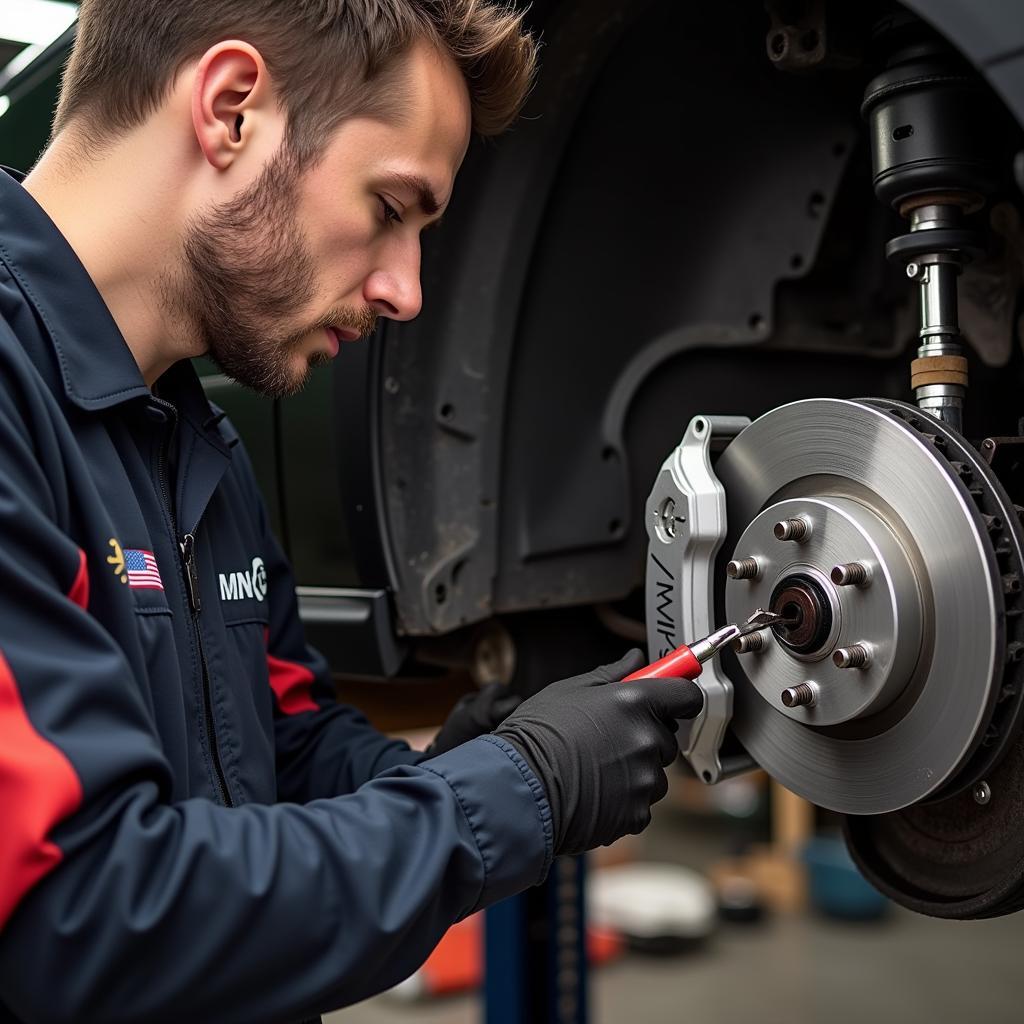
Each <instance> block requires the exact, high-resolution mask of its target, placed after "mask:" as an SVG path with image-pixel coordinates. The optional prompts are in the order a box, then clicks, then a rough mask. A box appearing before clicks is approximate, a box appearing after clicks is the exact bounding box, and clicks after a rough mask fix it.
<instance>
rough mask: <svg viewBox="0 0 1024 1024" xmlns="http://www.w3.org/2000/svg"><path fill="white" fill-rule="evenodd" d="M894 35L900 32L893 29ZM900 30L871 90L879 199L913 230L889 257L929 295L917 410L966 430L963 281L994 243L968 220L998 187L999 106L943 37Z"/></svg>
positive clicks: (917, 363)
mask: <svg viewBox="0 0 1024 1024" xmlns="http://www.w3.org/2000/svg"><path fill="white" fill-rule="evenodd" d="M889 27H890V28H891V26H889ZM901 28H902V30H900V31H892V33H891V35H892V37H893V38H894V39H898V40H899V42H898V46H897V48H896V49H894V50H893V52H892V55H891V56H890V59H889V61H888V64H887V67H886V68H885V70H884V71H882V72H881V73H880V74H879V75H877V76H876V77H875V78H873V79H872V80H871V81H870V82H869V83H868V86H867V89H866V91H865V95H864V102H863V104H862V106H861V113H862V114H863V115H864V117H865V118H866V119H867V121H868V124H869V126H870V135H871V157H872V170H873V172H874V187H875V194H876V195H877V196H878V198H879V199H880V200H881V201H882V202H883V203H886V204H887V205H890V206H892V208H893V209H894V210H896V211H897V212H898V213H899V214H900V216H902V217H903V218H904V219H905V220H907V221H908V222H909V231H907V232H906V233H905V234H902V235H899V236H897V237H896V238H893V239H891V240H890V242H889V243H888V245H887V246H886V255H887V256H888V258H889V259H890V260H892V261H894V262H897V263H900V264H902V265H903V266H905V267H906V273H907V277H908V278H909V279H910V280H911V281H914V282H915V283H916V284H917V285H918V290H919V293H920V330H919V336H920V347H919V348H918V352H917V358H916V359H915V360H914V361H913V363H912V365H911V388H912V389H913V391H914V397H915V400H916V402H917V404H918V406H919V407H920V408H921V409H923V410H926V411H927V412H929V413H930V414H931V415H933V416H936V417H937V418H938V419H940V420H943V421H944V422H946V423H948V424H949V425H950V426H952V427H953V428H955V429H956V430H957V431H960V432H962V431H963V404H964V396H965V394H966V392H967V360H966V359H965V358H964V351H963V345H962V343H961V341H962V339H961V336H960V326H959V320H958V315H957V278H958V277H959V275H960V272H961V270H962V269H963V266H964V264H965V263H966V262H967V261H968V260H970V259H972V258H974V257H975V256H976V255H978V254H980V253H982V252H983V251H984V247H985V238H984V235H982V234H981V233H980V232H979V231H977V230H974V229H972V228H971V227H969V226H968V224H967V222H966V218H967V217H968V216H969V215H970V214H973V213H976V212H977V211H978V210H980V209H981V208H982V207H983V206H984V205H985V202H986V199H987V197H988V196H990V195H991V194H992V192H993V191H994V190H995V188H996V183H997V179H996V172H995V169H994V163H995V162H994V160H993V159H992V158H991V155H990V154H991V152H992V150H993V148H994V147H993V143H992V132H993V130H994V128H993V122H994V118H993V115H992V111H991V110H990V107H991V102H990V100H989V98H988V95H987V93H986V90H985V88H984V86H983V84H982V82H981V81H980V80H979V79H978V76H977V74H976V73H975V72H974V71H973V69H971V68H970V67H969V66H968V65H966V64H965V63H964V62H963V61H962V60H961V59H960V58H959V57H958V56H957V55H956V54H955V53H953V52H952V51H951V50H949V49H948V47H946V46H945V44H943V43H941V42H940V41H938V40H937V39H934V38H930V39H929V38H924V39H922V38H921V37H917V38H914V37H912V36H911V37H908V36H907V34H906V31H905V29H906V26H902V27H901Z"/></svg>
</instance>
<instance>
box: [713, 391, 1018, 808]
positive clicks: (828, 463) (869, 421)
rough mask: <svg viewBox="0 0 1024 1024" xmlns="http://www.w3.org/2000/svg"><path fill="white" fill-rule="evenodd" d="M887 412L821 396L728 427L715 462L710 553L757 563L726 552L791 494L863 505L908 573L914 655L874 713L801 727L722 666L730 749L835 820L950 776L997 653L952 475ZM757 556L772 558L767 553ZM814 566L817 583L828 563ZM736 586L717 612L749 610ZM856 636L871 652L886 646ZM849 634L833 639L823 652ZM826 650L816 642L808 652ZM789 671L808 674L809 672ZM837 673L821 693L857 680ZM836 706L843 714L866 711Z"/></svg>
mask: <svg viewBox="0 0 1024 1024" xmlns="http://www.w3.org/2000/svg"><path fill="white" fill-rule="evenodd" d="M892 404H893V403H890V405H892ZM894 412H895V410H893V409H889V408H885V407H884V403H878V405H877V406H876V405H874V404H872V403H869V402H867V401H863V402H850V401H841V400H836V399H812V400H809V401H804V402H797V403H794V404H792V405H788V406H783V407H781V408H779V409H775V410H773V411H771V412H769V413H767V414H765V415H764V416H763V417H761V418H760V419H759V420H757V421H755V422H754V423H753V424H751V425H750V426H749V427H748V428H747V429H746V430H744V431H743V432H742V433H741V434H740V435H739V437H738V438H737V439H736V440H735V441H733V442H732V444H731V445H730V446H729V447H728V448H727V449H726V450H725V452H724V453H723V454H722V455H721V457H720V458H719V460H718V462H717V464H716V467H715V470H716V473H717V475H718V477H719V479H720V480H721V482H722V484H723V485H724V487H725V491H726V495H727V498H728V516H729V536H728V538H727V539H726V542H725V544H724V545H723V552H726V554H725V555H724V556H723V557H724V558H742V557H747V556H754V555H759V554H762V552H756V551H754V552H748V551H743V550H739V549H737V547H736V545H737V541H738V540H739V539H740V537H741V536H742V535H743V534H744V532H745V531H746V529H747V527H748V526H749V525H750V524H751V523H752V522H753V521H754V520H755V518H756V517H758V515H759V514H760V513H761V512H762V511H764V510H766V509H768V508H769V507H770V506H772V505H775V504H776V503H779V502H785V503H786V505H785V507H786V508H787V509H789V510H792V509H793V507H794V505H795V506H797V507H798V506H799V504H800V501H801V500H802V499H839V501H838V502H835V503H834V504H836V505H837V506H839V505H840V504H842V503H846V504H845V506H844V507H845V508H846V509H847V510H848V511H849V509H851V508H854V506H853V505H850V502H853V503H856V504H857V506H859V507H862V508H864V509H866V510H867V514H866V515H865V516H864V517H863V519H864V521H865V522H867V523H868V524H869V526H868V527H866V529H868V530H869V532H870V529H872V528H871V527H870V523H871V522H872V521H874V522H878V521H880V522H881V523H882V524H884V525H883V526H882V527H881V529H879V528H877V527H876V528H874V529H875V536H874V537H873V538H871V539H872V543H873V542H874V541H876V540H877V541H878V546H877V550H878V551H881V552H883V554H884V552H885V551H886V550H893V549H892V548H891V545H892V544H893V542H894V541H895V543H896V544H897V545H898V549H899V550H900V552H901V553H902V554H901V560H902V559H905V563H906V565H909V567H910V572H911V573H912V577H913V580H914V582H915V583H916V587H917V590H918V596H919V598H920V609H921V623H920V631H919V635H918V636H917V638H916V639H915V641H914V643H915V644H916V645H917V648H916V650H915V651H914V652H913V657H911V658H909V660H908V658H907V656H906V650H905V649H904V650H902V651H901V652H900V657H901V660H900V664H901V666H902V667H901V669H900V672H901V673H902V676H901V677H900V678H898V679H896V680H895V682H893V681H888V682H886V684H885V687H884V690H885V695H886V697H885V703H884V707H883V706H880V705H878V704H877V703H876V704H875V705H872V706H871V707H870V709H869V711H868V712H864V711H860V712H858V713H856V714H854V715H853V717H851V718H850V719H849V720H848V721H842V722H838V723H837V719H836V718H835V717H834V716H833V717H832V718H831V719H830V721H829V724H828V725H820V724H815V719H814V716H813V708H812V709H811V713H809V714H806V715H804V716H803V717H802V718H801V717H800V716H799V715H796V714H787V713H783V712H782V711H781V710H780V708H781V705H780V704H778V703H773V702H770V701H769V700H767V699H765V697H764V696H763V695H762V694H764V693H765V692H767V688H768V687H769V683H770V679H769V680H768V681H766V680H765V679H764V678H759V679H758V686H757V688H755V686H754V685H753V684H752V683H751V681H750V680H749V679H748V678H745V674H744V670H743V668H740V669H739V670H731V671H730V674H732V675H733V676H734V679H735V681H736V692H735V705H734V716H733V721H732V728H733V731H734V732H735V734H736V736H737V737H738V739H739V740H740V741H741V742H742V743H743V745H744V747H745V748H746V749H747V750H748V751H749V752H750V754H751V755H752V756H753V757H754V759H755V760H756V761H757V762H758V763H759V764H760V765H761V766H762V767H764V768H765V770H766V771H768V772H769V774H771V775H772V776H774V777H775V778H777V779H778V780H779V781H780V782H781V783H782V784H783V785H784V786H786V787H787V788H788V789H791V790H792V791H794V792H796V793H798V794H800V795H801V796H804V797H805V798H807V799H808V800H810V801H812V802H813V803H816V804H819V805H820V806H822V807H827V808H830V809H832V810H836V811H840V812H844V813H848V814H859V815H879V814H884V813H886V812H891V811H896V810H898V809H900V808H905V807H908V806H910V805H912V804H916V803H919V802H921V801H922V800H925V799H927V798H929V797H931V796H933V795H935V794H937V793H938V792H939V791H940V790H941V789H942V788H943V787H944V786H946V785H947V784H948V783H949V782H950V780H951V779H953V778H954V777H955V776H956V774H957V772H958V770H960V769H961V768H962V767H963V766H964V765H965V764H966V763H967V762H968V761H969V760H970V759H971V758H972V755H974V754H975V752H976V751H977V750H978V748H979V745H980V744H981V741H982V738H983V736H984V732H985V728H986V726H987V724H988V723H989V721H990V720H991V718H992V714H993V710H994V707H995V703H996V698H997V696H998V695H999V684H1000V680H1001V676H1002V668H1003V660H1004V657H1005V650H1006V636H1005V615H1004V606H1003V600H1002V588H1003V579H1002V575H1001V572H1000V568H999V565H998V563H997V559H996V555H995V552H994V550H993V547H992V544H991V542H990V541H989V540H988V537H987V535H986V532H985V527H984V521H983V519H982V515H981V512H980V511H979V509H978V508H977V506H976V504H975V501H974V499H973V498H972V495H971V491H970V489H969V488H968V486H967V484H965V482H964V480H963V479H961V476H960V474H959V473H958V470H957V468H956V466H955V465H954V464H952V463H951V462H950V461H949V459H947V458H946V457H945V456H943V455H942V454H940V453H939V452H937V451H936V448H935V446H934V445H933V444H930V443H929V441H928V437H929V436H931V435H928V434H927V433H926V432H922V431H920V430H917V429H913V428H912V427H911V426H910V425H909V424H908V422H904V420H903V419H902V418H900V415H896V414H894ZM915 412H916V410H915ZM957 465H960V464H959V463H958V464H957ZM975 468H976V469H977V471H978V472H982V473H983V472H986V470H983V469H981V468H978V467H975ZM969 471H970V470H969V469H968V475H969ZM960 472H961V473H962V472H963V470H961V471H960ZM883 534H885V536H884V537H883V536H882V535H883ZM778 543H779V544H780V545H782V546H785V545H786V543H787V542H785V541H782V540H780V541H779V542H778ZM886 545H890V547H889V548H886ZM790 547H792V545H790ZM808 548H810V545H808ZM787 550H788V549H787ZM772 557H773V558H775V561H777V562H780V564H781V560H782V556H778V557H776V556H775V555H774V554H773V555H772ZM819 557H822V558H823V557H825V555H824V554H822V555H820V556H819ZM815 568H816V569H817V570H818V571H819V572H820V573H821V574H823V575H824V576H825V577H827V576H828V574H829V572H830V570H831V568H832V567H831V566H829V565H827V564H823V565H818V566H815ZM883 568H884V566H883ZM719 578H721V579H723V580H724V579H725V576H724V574H722V575H721V576H720V577H719ZM745 585H746V583H745V582H744V581H730V582H729V583H728V584H723V586H727V587H728V590H727V592H726V595H725V596H726V602H727V606H728V609H729V614H730V615H731V616H732V615H736V616H738V615H741V614H742V613H743V612H744V611H746V614H750V612H752V611H753V610H754V604H753V603H751V606H750V608H749V609H747V608H746V603H747V601H748V600H752V599H753V597H754V594H755V591H756V587H750V588H749V591H748V592H747V596H745V592H744V590H743V588H744V586H745ZM834 597H835V600H836V606H837V610H838V611H839V612H840V615H841V617H845V618H846V619H849V618H851V616H850V615H849V614H846V615H845V616H843V611H842V608H840V607H839V606H840V604H841V603H842V601H846V598H845V596H844V597H843V598H842V600H840V598H839V596H838V595H834ZM868 639H870V640H871V642H872V644H875V645H877V647H878V649H879V650H880V651H882V652H883V653H884V652H885V651H886V649H887V648H886V644H889V645H890V646H892V645H893V644H895V643H896V641H895V640H894V639H893V638H892V637H885V636H877V637H871V638H868ZM850 640H851V637H844V636H837V637H835V639H834V641H833V640H830V641H829V643H830V644H832V643H834V645H835V646H838V645H841V644H843V643H847V642H849V641H850ZM769 642H770V644H772V645H774V644H775V643H776V641H775V640H771V641H769ZM777 653H778V652H777V651H773V657H774V656H776V654H777ZM832 653H833V651H832V648H826V649H824V650H823V651H822V652H821V656H822V658H823V659H824V658H825V657H828V656H830V655H831V654H832ZM744 657H745V658H756V657H757V655H746V656H744ZM737 664H738V665H740V666H743V665H744V664H745V662H744V660H743V659H742V658H741V659H737ZM805 668H806V671H807V676H806V678H808V679H813V678H814V672H813V671H812V669H813V666H810V667H806V666H805ZM803 670H804V669H801V671H803ZM751 671H754V670H753V669H752V670H751ZM842 678H843V680H844V682H843V683H842V684H839V683H835V682H834V681H830V682H829V685H844V686H845V685H849V686H857V685H858V683H857V675H856V673H846V675H845V676H843V677H842ZM780 679H781V676H780ZM823 679H824V677H823ZM784 685H789V681H788V680H787V682H786V683H785V684H784ZM784 685H780V686H779V687H778V690H779V691H781V690H782V689H783V688H784ZM822 685H824V681H823V683H822ZM759 690H760V692H759ZM822 703H823V704H824V703H825V702H824V701H823V702H822ZM846 703H847V704H849V705H850V707H852V708H854V709H856V708H860V707H862V706H865V703H866V702H863V701H860V702H858V701H853V702H846ZM833 704H834V706H843V702H833ZM797 710H798V711H802V709H797Z"/></svg>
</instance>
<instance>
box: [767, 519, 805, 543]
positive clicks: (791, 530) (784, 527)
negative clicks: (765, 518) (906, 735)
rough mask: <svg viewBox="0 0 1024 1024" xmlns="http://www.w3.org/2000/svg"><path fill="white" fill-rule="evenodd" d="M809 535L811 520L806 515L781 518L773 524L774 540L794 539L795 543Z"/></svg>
mask: <svg viewBox="0 0 1024 1024" xmlns="http://www.w3.org/2000/svg"><path fill="white" fill-rule="evenodd" d="M810 536H811V521H810V520H809V519H808V518H806V516H796V517H795V518H793V519H783V520H782V522H779V523H776V524H775V538H776V540H795V541H797V543H799V542H800V541H804V540H807V539H808V538H809V537H810Z"/></svg>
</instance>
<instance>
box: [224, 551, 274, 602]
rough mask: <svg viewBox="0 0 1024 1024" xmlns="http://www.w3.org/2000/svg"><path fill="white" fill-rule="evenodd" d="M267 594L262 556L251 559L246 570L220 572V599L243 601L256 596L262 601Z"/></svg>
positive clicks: (265, 573) (265, 569) (265, 571)
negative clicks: (250, 566)
mask: <svg viewBox="0 0 1024 1024" xmlns="http://www.w3.org/2000/svg"><path fill="white" fill-rule="evenodd" d="M266 596H267V568H266V566H265V565H264V564H263V559H262V558H254V559H253V560H252V568H251V569H249V570H248V572H245V571H243V572H227V573H225V572H222V573H220V599H221V600H222V601H243V600H245V599H246V598H253V597H254V598H256V600H257V601H262V600H263V599H264V598H265V597H266Z"/></svg>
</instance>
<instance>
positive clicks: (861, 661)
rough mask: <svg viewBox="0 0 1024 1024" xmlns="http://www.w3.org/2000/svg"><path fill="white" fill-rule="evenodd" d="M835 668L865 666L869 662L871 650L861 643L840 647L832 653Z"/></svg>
mask: <svg viewBox="0 0 1024 1024" xmlns="http://www.w3.org/2000/svg"><path fill="white" fill-rule="evenodd" d="M832 664H833V665H835V667H836V668H867V667H868V665H870V664H871V651H870V650H869V649H868V648H867V647H865V646H864V645H863V644H853V645H852V646H850V647H840V648H839V649H838V650H836V651H835V652H834V653H833V655H832Z"/></svg>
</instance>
